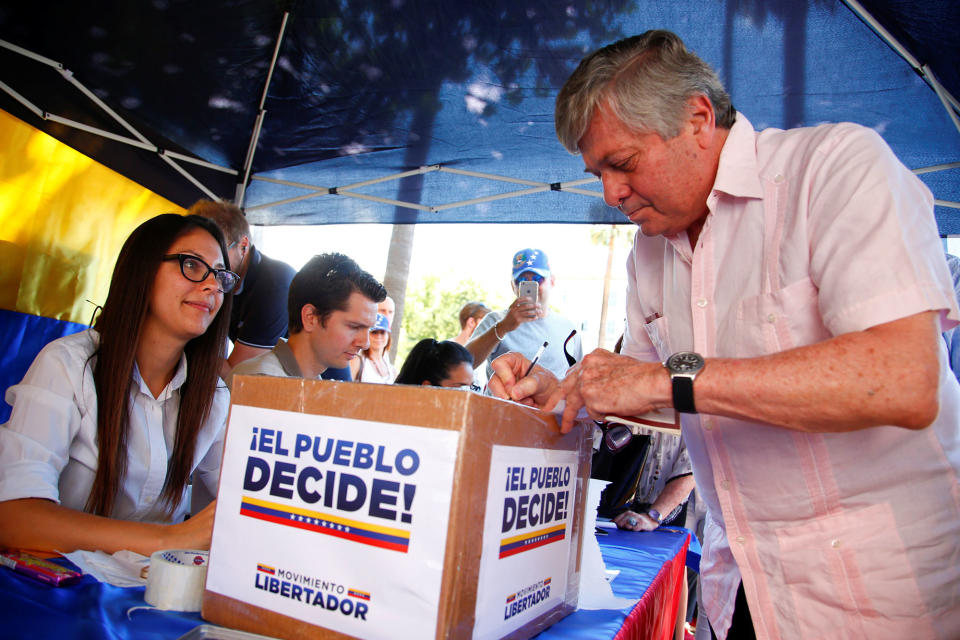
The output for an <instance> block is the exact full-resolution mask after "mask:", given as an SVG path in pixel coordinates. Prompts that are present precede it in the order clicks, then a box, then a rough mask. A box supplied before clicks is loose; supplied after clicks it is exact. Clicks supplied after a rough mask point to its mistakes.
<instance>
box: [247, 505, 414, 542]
mask: <svg viewBox="0 0 960 640" xmlns="http://www.w3.org/2000/svg"><path fill="white" fill-rule="evenodd" d="M240 515H244V516H247V517H250V518H256V519H258V520H264V521H266V522H273V523H274V524H282V525H285V526H288V527H295V528H297V529H304V530H306V531H312V532H314V533H322V534H325V535H328V536H333V537H335V538H342V539H344V540H351V541H353V542H359V543H361V544H366V545H370V546H372V547H379V548H381V549H389V550H391V551H399V552H400V553H406V552H407V548H408V547H409V545H410V532H409V531H403V530H402V529H393V528H391V527H382V526H379V525H375V524H369V523H366V522H359V521H356V520H349V519H347V518H341V517H339V516H333V515H329V514H325V513H320V512H319V511H310V510H308V509H301V508H299V507H293V506H290V505H285V504H279V503H276V502H269V501H267V500H259V499H257V498H250V497H244V498H243V499H242V500H241V502H240Z"/></svg>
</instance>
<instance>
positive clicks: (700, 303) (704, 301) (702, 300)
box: [697, 298, 707, 309]
mask: <svg viewBox="0 0 960 640" xmlns="http://www.w3.org/2000/svg"><path fill="white" fill-rule="evenodd" d="M697 306H698V307H700V308H701V309H702V308H704V307H705V306H707V299H706V298H699V299H698V300H697Z"/></svg>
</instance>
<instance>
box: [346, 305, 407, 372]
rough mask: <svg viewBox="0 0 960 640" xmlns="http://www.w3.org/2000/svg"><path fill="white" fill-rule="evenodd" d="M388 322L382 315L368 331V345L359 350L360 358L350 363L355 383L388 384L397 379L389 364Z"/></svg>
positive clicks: (379, 314) (378, 316) (378, 315)
mask: <svg viewBox="0 0 960 640" xmlns="http://www.w3.org/2000/svg"><path fill="white" fill-rule="evenodd" d="M388 351H390V321H389V320H388V319H387V316H385V315H383V314H382V313H378V314H377V322H376V324H375V325H373V327H372V328H371V329H370V344H369V345H367V348H366V349H361V350H360V357H359V358H354V359H353V360H351V361H350V370H351V371H352V373H353V379H354V380H356V381H357V382H375V383H379V384H390V383H392V382H393V381H394V379H395V378H396V377H397V370H396V369H394V368H393V365H392V364H391V363H390V358H389V356H387V352H388Z"/></svg>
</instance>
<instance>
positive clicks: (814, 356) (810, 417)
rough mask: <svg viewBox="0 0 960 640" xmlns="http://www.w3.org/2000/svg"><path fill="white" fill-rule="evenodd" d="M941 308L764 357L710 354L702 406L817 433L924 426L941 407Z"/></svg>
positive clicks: (699, 386)
mask: <svg viewBox="0 0 960 640" xmlns="http://www.w3.org/2000/svg"><path fill="white" fill-rule="evenodd" d="M935 314H936V312H933V311H931V312H927V313H922V314H918V315H915V316H909V317H907V318H902V319H900V320H895V321H893V322H889V323H886V324H883V325H878V326H876V327H873V328H871V329H867V330H865V331H857V332H854V333H849V334H844V335H841V336H837V337H835V338H832V339H830V340H827V341H824V342H819V343H817V344H813V345H808V346H805V347H800V348H797V349H792V350H789V351H784V352H781V353H777V354H773V355H770V356H766V357H763V358H750V359H746V360H738V359H716V360H712V361H710V363H709V364H708V365H707V366H706V367H705V368H704V370H703V374H702V376H701V377H702V379H701V377H698V378H697V380H696V382H695V383H694V396H695V402H696V405H697V410H698V411H699V412H700V413H707V414H716V415H723V416H730V417H736V418H745V419H747V420H755V421H760V422H769V423H772V424H777V425H780V426H783V427H787V428H790V429H798V430H801V431H811V432H835V431H853V430H856V429H862V428H866V427H873V426H880V425H896V426H901V427H906V428H910V429H920V428H923V427H926V426H928V425H929V424H930V423H931V422H932V421H933V420H934V419H935V418H936V416H937V413H938V411H939V407H938V402H937V382H938V378H939V373H940V370H939V364H938V358H937V349H938V347H939V344H938V342H937V341H938V339H939V334H938V333H937V323H936V315H935Z"/></svg>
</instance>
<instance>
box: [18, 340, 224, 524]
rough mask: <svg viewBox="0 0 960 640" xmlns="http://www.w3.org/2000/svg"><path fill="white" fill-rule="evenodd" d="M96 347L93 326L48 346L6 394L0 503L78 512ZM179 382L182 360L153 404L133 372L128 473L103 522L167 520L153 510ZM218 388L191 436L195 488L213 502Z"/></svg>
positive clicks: (92, 414) (91, 433)
mask: <svg viewBox="0 0 960 640" xmlns="http://www.w3.org/2000/svg"><path fill="white" fill-rule="evenodd" d="M98 340H99V336H98V334H97V333H96V332H95V331H93V330H92V329H91V330H87V331H82V332H80V333H77V334H74V335H71V336H67V337H65V338H60V339H58V340H54V341H53V342H51V343H50V344H48V345H47V346H45V347H44V348H43V350H41V351H40V353H39V354H38V355H37V357H36V359H35V360H34V361H33V364H31V365H30V369H29V370H28V371H27V374H26V375H25V376H24V378H23V381H22V382H20V384H18V385H14V386H12V387H10V388H9V389H8V390H7V394H6V401H7V403H8V404H10V405H11V406H12V407H13V412H12V414H11V416H10V421H9V422H7V423H6V424H4V425H3V428H0V501H5V500H14V499H18V498H45V499H48V500H52V501H54V502H58V503H60V504H61V505H63V506H65V507H69V508H71V509H77V510H83V508H84V505H85V504H86V502H87V497H88V496H89V495H90V489H91V487H92V486H93V479H94V475H95V473H96V469H97V454H98V448H97V392H96V388H95V387H94V383H93V369H92V367H93V364H94V362H95V358H91V355H92V354H93V352H94V351H95V350H96V346H97V343H98ZM186 377H187V360H186V357H185V356H181V358H180V364H179V365H178V366H177V370H176V372H175V373H174V376H173V379H172V380H171V381H170V383H169V384H168V385H167V386H166V388H164V390H163V392H162V393H161V394H160V397H159V398H154V397H153V395H152V394H151V393H150V390H149V389H148V388H147V386H146V384H145V383H144V382H143V379H142V378H141V377H140V371H139V370H138V369H137V368H136V366H134V371H133V379H132V380H131V383H130V431H129V434H128V436H127V451H128V453H127V470H126V474H125V475H124V478H123V486H122V487H121V490H120V493H119V494H118V495H117V499H116V502H115V504H114V508H113V513H111V514H110V515H111V517H113V518H118V519H123V520H138V521H146V522H170V521H171V519H170V517H169V516H167V515H166V514H165V513H164V511H163V509H162V508H160V506H159V505H158V504H157V503H158V501H159V499H160V492H161V491H162V490H163V483H164V480H165V479H166V475H167V463H168V460H169V459H170V456H171V455H172V453H173V444H174V438H175V435H176V426H177V416H178V414H179V409H180V387H181V386H182V385H183V383H184V381H185V380H186ZM222 384H223V383H222V382H221V383H220V385H221V386H220V387H218V388H217V390H216V392H215V395H214V401H213V406H212V407H211V410H210V416H209V417H208V418H207V421H206V422H205V423H204V425H203V427H202V429H201V431H200V433H199V434H198V436H197V445H196V451H195V454H194V461H193V472H194V475H193V478H194V482H198V481H200V482H203V483H204V485H205V486H206V487H207V488H208V490H209V491H210V492H211V495H216V489H217V481H218V475H219V471H220V461H221V457H222V454H223V437H224V425H225V422H226V417H227V410H228V407H229V404H230V394H229V392H228V391H227V389H226V387H223V386H222ZM189 506H190V505H189V504H188V502H187V501H186V500H180V504H178V505H177V507H176V509H175V511H174V514H173V519H172V521H173V522H179V521H181V520H182V519H183V517H184V515H185V514H186V512H187V509H188V508H189Z"/></svg>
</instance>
